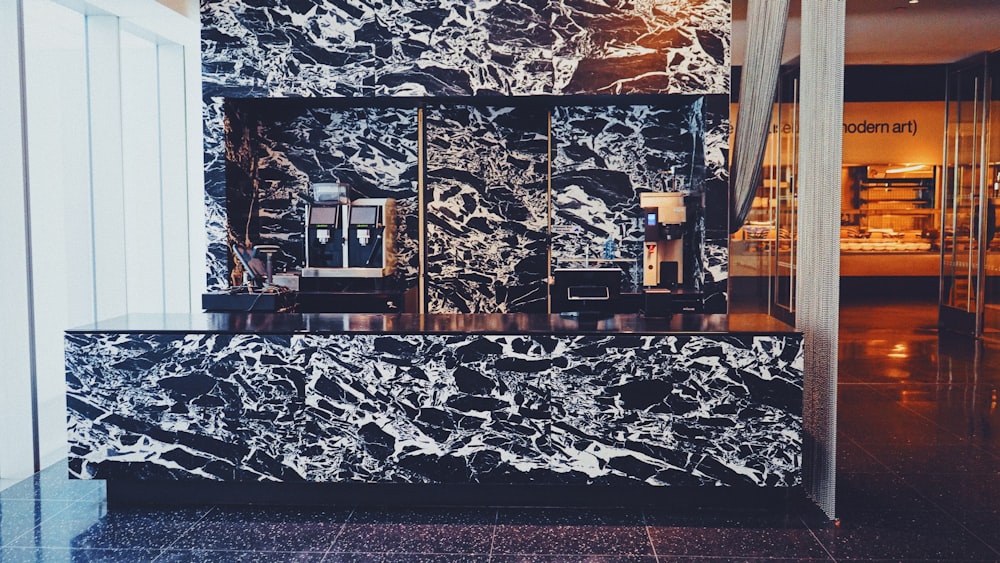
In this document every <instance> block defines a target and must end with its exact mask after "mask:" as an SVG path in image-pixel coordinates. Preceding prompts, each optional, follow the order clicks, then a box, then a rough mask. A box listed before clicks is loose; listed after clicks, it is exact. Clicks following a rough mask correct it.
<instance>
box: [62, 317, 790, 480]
mask: <svg viewBox="0 0 1000 563" xmlns="http://www.w3.org/2000/svg"><path fill="white" fill-rule="evenodd" d="M65 339H66V376H67V383H68V397H67V403H68V409H69V446H70V453H69V459H70V464H69V465H70V472H71V474H72V475H73V476H74V477H76V478H82V479H107V480H108V481H109V487H111V486H112V483H114V482H115V481H116V480H118V481H129V482H136V481H160V482H163V481H172V482H175V483H176V482H178V481H181V482H195V481H197V482H201V483H205V482H226V483H250V482H282V483H373V484H378V483H382V484H384V483H405V484H438V485H441V484H475V485H477V486H478V485H523V484H539V485H583V486H601V485H605V486H607V485H615V486H632V487H634V486H640V487H643V486H681V487H688V486H695V487H701V486H718V485H733V486H751V487H767V488H774V487H778V488H785V487H792V486H796V485H798V484H800V480H801V459H802V437H803V435H802V382H803V377H802V376H803V372H802V370H803V360H802V338H801V334H799V333H796V332H794V331H793V330H792V329H791V328H789V327H787V326H785V325H782V324H780V323H778V322H777V321H774V320H773V319H770V318H768V317H763V316H743V315H729V316H726V315H707V316H698V315H694V316H675V317H673V318H670V319H651V318H643V317H639V316H630V315H624V316H615V317H609V318H607V319H602V320H599V321H579V320H577V319H567V318H563V317H560V316H558V315H554V316H549V315H528V314H522V315H502V314H491V315H405V314H403V315H374V314H372V315H341V314H315V315H280V314H200V315H181V316H169V315H168V316H162V315H150V316H129V317H122V318H118V319H112V320H109V321H105V322H100V323H97V324H95V325H91V326H85V327H80V328H77V329H73V330H69V331H67V332H66V337H65Z"/></svg>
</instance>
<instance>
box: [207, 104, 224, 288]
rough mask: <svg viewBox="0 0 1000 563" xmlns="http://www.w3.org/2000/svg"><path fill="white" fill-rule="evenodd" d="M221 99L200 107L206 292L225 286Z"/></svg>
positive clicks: (222, 118)
mask: <svg viewBox="0 0 1000 563" xmlns="http://www.w3.org/2000/svg"><path fill="white" fill-rule="evenodd" d="M224 104H225V100H224V99H223V98H221V97H207V98H205V100H204V103H203V104H202V124H203V127H204V136H205V144H204V158H205V164H204V169H205V234H206V241H207V246H206V248H205V264H206V280H205V286H206V289H207V290H208V291H214V290H220V289H224V288H227V287H229V285H230V283H229V275H230V274H229V273H230V269H231V265H230V261H229V255H230V253H229V250H228V248H229V240H228V238H229V234H228V223H229V219H228V211H227V209H226V190H227V189H228V188H227V185H226V119H225V111H224V109H223V108H224Z"/></svg>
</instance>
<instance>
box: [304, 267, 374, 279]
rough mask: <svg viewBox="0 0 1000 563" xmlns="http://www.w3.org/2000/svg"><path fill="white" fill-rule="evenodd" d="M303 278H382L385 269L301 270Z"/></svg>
mask: <svg viewBox="0 0 1000 563" xmlns="http://www.w3.org/2000/svg"><path fill="white" fill-rule="evenodd" d="M301 275H302V277H304V278H384V277H386V276H387V275H389V271H388V269H387V268H302V274H301Z"/></svg>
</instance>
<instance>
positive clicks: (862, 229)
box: [840, 164, 939, 253]
mask: <svg viewBox="0 0 1000 563" xmlns="http://www.w3.org/2000/svg"><path fill="white" fill-rule="evenodd" d="M845 181H846V182H847V183H848V184H849V187H848V189H847V190H845V195H849V200H847V199H846V198H845V201H844V203H845V204H846V205H844V207H843V209H842V214H841V234H840V249H841V251H842V252H846V253H851V252H880V253H881V252H894V253H900V252H902V253H912V252H930V251H934V250H936V249H937V244H938V217H939V210H938V208H937V205H936V201H937V174H936V168H935V167H934V166H931V165H927V164H918V165H905V166H904V165H867V166H851V167H847V169H846V180H845Z"/></svg>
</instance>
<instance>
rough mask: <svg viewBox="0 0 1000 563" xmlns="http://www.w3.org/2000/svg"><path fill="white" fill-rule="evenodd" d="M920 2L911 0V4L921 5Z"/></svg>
mask: <svg viewBox="0 0 1000 563" xmlns="http://www.w3.org/2000/svg"><path fill="white" fill-rule="evenodd" d="M919 3H920V0H910V4H919Z"/></svg>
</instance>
